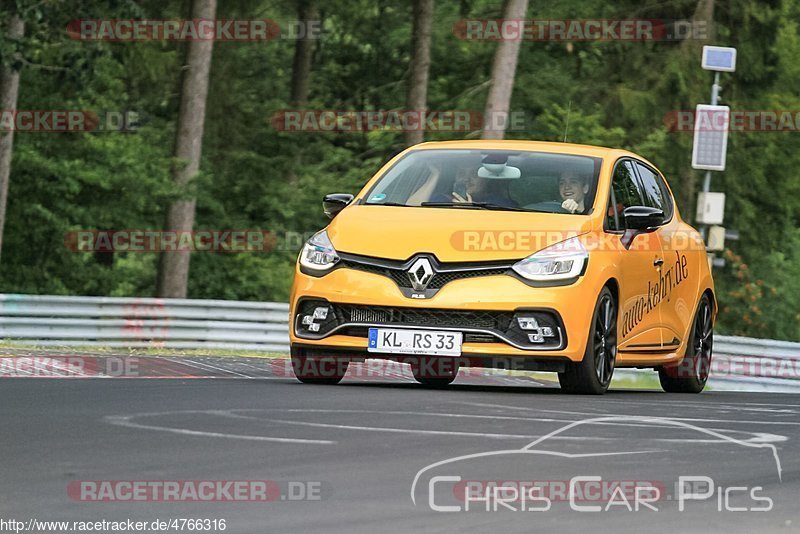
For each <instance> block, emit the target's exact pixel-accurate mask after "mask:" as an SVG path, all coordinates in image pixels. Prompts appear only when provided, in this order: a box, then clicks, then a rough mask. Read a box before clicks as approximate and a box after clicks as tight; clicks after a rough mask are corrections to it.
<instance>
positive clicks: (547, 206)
mask: <svg viewBox="0 0 800 534" xmlns="http://www.w3.org/2000/svg"><path fill="white" fill-rule="evenodd" d="M525 209H526V210H533V211H543V212H546V213H571V212H569V211H567V210H565V209H564V208H562V207H561V202H558V201H557V200H545V201H544V202H535V203H533V204H528V205H527V206H525Z"/></svg>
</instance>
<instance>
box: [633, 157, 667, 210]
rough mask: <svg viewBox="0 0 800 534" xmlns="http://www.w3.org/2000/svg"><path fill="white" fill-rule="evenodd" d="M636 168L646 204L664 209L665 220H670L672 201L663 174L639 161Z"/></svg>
mask: <svg viewBox="0 0 800 534" xmlns="http://www.w3.org/2000/svg"><path fill="white" fill-rule="evenodd" d="M636 169H637V170H638V171H639V178H640V180H641V184H642V200H643V201H644V205H645V206H650V207H651V208H658V209H660V210H662V211H663V212H664V220H665V221H666V220H668V219H669V218H670V217H672V203H671V201H670V199H669V194H668V193H667V188H666V185H665V184H664V183H663V180H662V179H661V176H659V175H658V174H657V173H656V172H655V171H653V170H652V169H651V168H649V167H647V166H646V165H643V164H641V163H639V162H636Z"/></svg>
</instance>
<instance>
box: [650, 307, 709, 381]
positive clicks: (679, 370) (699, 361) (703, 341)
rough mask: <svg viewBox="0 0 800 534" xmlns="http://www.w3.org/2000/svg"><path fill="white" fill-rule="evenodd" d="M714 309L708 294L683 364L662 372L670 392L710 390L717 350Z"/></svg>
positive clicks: (661, 379)
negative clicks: (715, 351) (712, 356)
mask: <svg viewBox="0 0 800 534" xmlns="http://www.w3.org/2000/svg"><path fill="white" fill-rule="evenodd" d="M712 312H713V309H712V306H711V299H709V298H708V295H703V296H702V297H701V298H700V304H698V305H697V314H696V315H695V317H694V323H693V324H692V330H691V334H690V337H689V344H688V346H687V347H686V355H685V356H684V357H683V361H681V363H680V364H678V365H676V366H674V367H662V368H660V369H659V370H658V379H659V381H660V382H661V387H662V388H664V391H666V392H668V393H700V392H701V391H703V388H705V387H706V382H707V381H708V372H709V370H710V369H711V353H712V350H713V348H714V324H713V321H712V315H713V313H712Z"/></svg>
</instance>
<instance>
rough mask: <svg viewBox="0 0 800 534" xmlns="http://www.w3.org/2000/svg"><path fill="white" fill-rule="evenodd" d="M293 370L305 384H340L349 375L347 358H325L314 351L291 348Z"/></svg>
mask: <svg viewBox="0 0 800 534" xmlns="http://www.w3.org/2000/svg"><path fill="white" fill-rule="evenodd" d="M291 352H292V370H293V371H294V375H295V376H296V377H297V379H298V380H299V381H300V382H302V383H304V384H328V385H333V384H338V383H339V382H341V381H342V378H344V375H345V374H346V373H347V367H348V366H349V365H350V361H349V360H348V359H347V358H341V357H336V356H324V355H320V354H315V353H314V352H312V351H308V350H302V349H296V348H294V347H292V348H291Z"/></svg>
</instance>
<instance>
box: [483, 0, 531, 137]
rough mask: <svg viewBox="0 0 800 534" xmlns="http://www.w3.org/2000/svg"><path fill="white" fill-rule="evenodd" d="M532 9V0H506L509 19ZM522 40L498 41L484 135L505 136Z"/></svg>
mask: <svg viewBox="0 0 800 534" xmlns="http://www.w3.org/2000/svg"><path fill="white" fill-rule="evenodd" d="M527 11H528V0H506V4H505V6H504V9H503V18H504V19H505V20H521V19H524V18H525V13H526V12H527ZM521 44H522V41H521V40H513V41H512V40H502V41H500V42H499V43H497V50H496V51H495V54H494V63H493V64H492V85H491V87H490V89H489V97H488V98H487V99H486V112H485V113H484V117H483V120H484V125H483V135H481V137H482V138H483V139H502V138H503V136H504V134H505V130H506V123H507V121H508V108H509V106H510V105H511V91H512V89H513V88H514V76H515V75H516V72H517V58H518V57H519V47H520V45H521Z"/></svg>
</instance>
